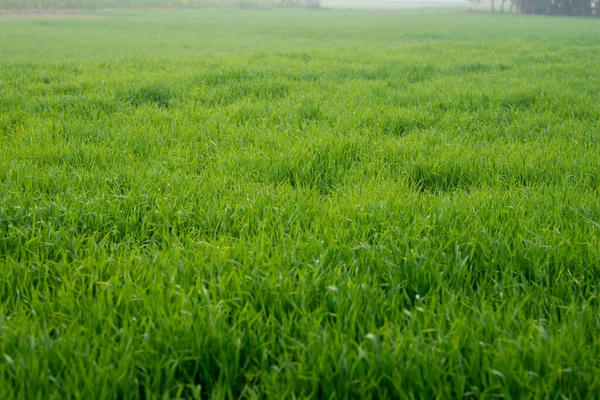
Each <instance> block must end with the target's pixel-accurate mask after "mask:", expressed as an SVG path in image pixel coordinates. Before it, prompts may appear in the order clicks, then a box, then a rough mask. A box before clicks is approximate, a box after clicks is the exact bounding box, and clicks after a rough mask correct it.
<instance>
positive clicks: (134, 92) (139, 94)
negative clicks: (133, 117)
mask: <svg viewBox="0 0 600 400" xmlns="http://www.w3.org/2000/svg"><path fill="white" fill-rule="evenodd" d="M118 99H119V100H122V101H126V102H127V103H129V104H131V105H132V106H134V107H140V106H144V105H150V106H157V107H161V108H169V107H171V106H172V105H173V100H174V94H173V92H172V91H171V89H170V88H169V87H167V86H166V85H164V84H147V85H143V86H140V87H137V88H134V89H129V90H126V91H124V92H122V93H120V94H119V96H118Z"/></svg>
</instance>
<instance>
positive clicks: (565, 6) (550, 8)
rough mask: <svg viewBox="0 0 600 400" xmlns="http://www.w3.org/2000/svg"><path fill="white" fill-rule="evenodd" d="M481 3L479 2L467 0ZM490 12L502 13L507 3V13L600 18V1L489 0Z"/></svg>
mask: <svg viewBox="0 0 600 400" xmlns="http://www.w3.org/2000/svg"><path fill="white" fill-rule="evenodd" d="M468 1H471V2H472V3H478V4H480V3H481V0H468ZM489 1H490V3H491V7H492V12H496V11H498V9H499V10H500V12H504V11H505V9H506V3H509V4H510V6H509V12H514V10H517V11H519V12H521V13H522V14H537V15H557V16H569V17H600V0H489Z"/></svg>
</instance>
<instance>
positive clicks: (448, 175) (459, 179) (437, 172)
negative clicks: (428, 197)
mask: <svg viewBox="0 0 600 400" xmlns="http://www.w3.org/2000/svg"><path fill="white" fill-rule="evenodd" d="M407 179H408V183H409V184H410V186H412V187H413V188H415V189H416V190H417V191H418V192H421V193H427V192H429V193H451V192H455V191H458V190H468V189H470V188H472V187H473V186H474V185H475V184H476V183H477V179H476V177H475V176H472V174H470V173H469V172H468V171H465V170H463V169H461V168H457V167H453V166H451V165H448V166H446V167H444V168H441V169H440V168H432V167H430V166H427V165H422V164H415V165H414V166H413V167H412V168H411V169H410V170H409V171H408V175H407Z"/></svg>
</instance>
